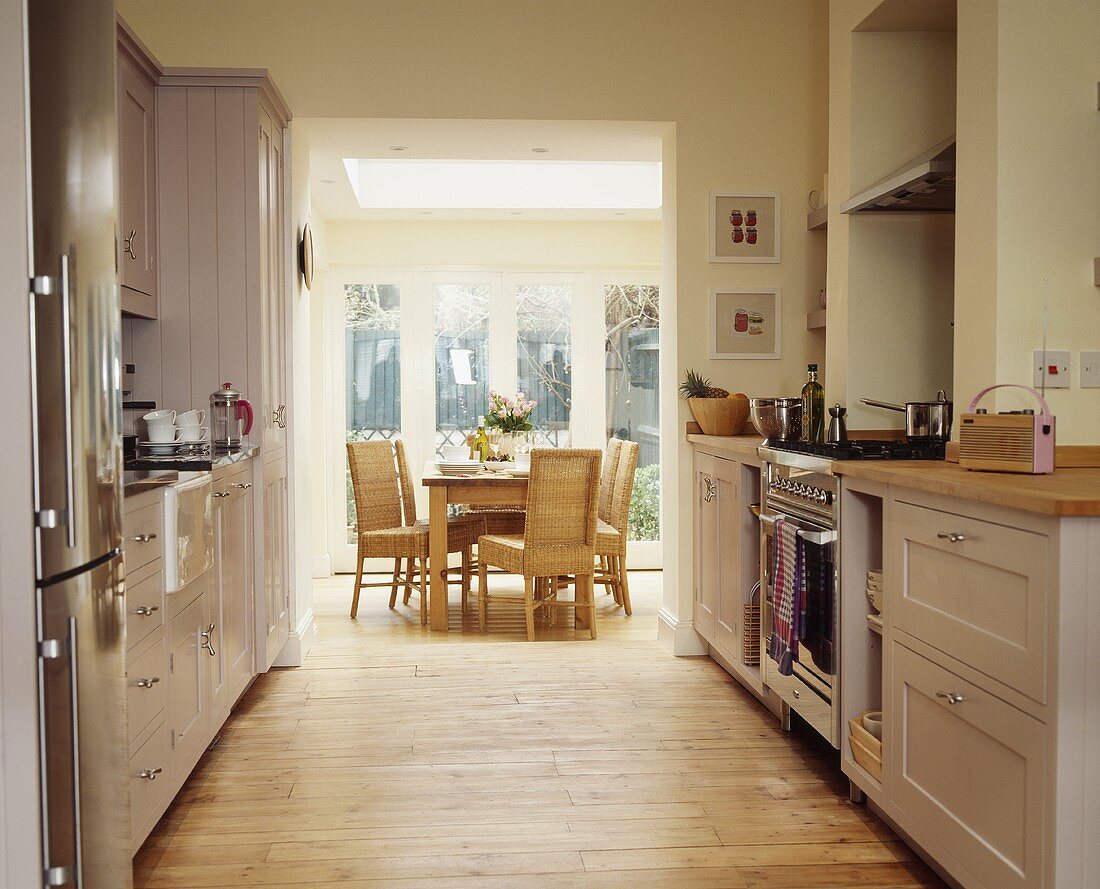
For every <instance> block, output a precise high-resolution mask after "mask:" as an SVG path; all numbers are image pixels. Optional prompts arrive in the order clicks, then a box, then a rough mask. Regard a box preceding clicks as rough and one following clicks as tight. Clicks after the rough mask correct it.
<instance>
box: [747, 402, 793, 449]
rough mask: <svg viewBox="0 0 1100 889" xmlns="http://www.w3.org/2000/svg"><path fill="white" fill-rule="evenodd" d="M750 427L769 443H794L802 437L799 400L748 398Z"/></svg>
mask: <svg viewBox="0 0 1100 889" xmlns="http://www.w3.org/2000/svg"><path fill="white" fill-rule="evenodd" d="M749 412H750V413H751V415H752V425H753V426H755V427H756V429H757V431H758V432H759V433H760V434H761V435H763V436H764V437H765V438H766V439H768V440H769V441H796V440H797V439H798V438H799V437H800V436H801V435H802V399H801V398H750V399H749Z"/></svg>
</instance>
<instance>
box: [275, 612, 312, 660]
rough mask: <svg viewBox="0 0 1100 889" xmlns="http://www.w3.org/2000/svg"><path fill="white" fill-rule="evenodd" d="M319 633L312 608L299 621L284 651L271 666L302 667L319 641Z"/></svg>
mask: <svg viewBox="0 0 1100 889" xmlns="http://www.w3.org/2000/svg"><path fill="white" fill-rule="evenodd" d="M318 632H319V631H318V629H317V623H316V622H315V621H314V620H313V609H312V608H310V609H309V611H307V612H306V613H305V614H303V615H302V619H301V620H300V621H298V626H297V627H295V628H294V629H293V630H292V631H291V633H290V636H289V638H288V639H287V640H286V644H285V645H284V646H283V650H282V651H280V652H279V655H278V657H276V658H275V662H274V663H273V664H272V665H271V666H273V667H300V666H302V664H303V663H304V662H305V659H306V655H307V654H309V651H310V649H311V648H313V643H314V642H316V641H317V635H318Z"/></svg>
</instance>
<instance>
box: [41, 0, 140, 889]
mask: <svg viewBox="0 0 1100 889" xmlns="http://www.w3.org/2000/svg"><path fill="white" fill-rule="evenodd" d="M27 16H28V17H27V27H28V56H29V83H30V101H29V109H30V112H29V113H30V133H31V145H30V149H31V150H30V156H31V195H32V210H31V213H32V220H31V233H32V234H31V238H32V244H31V256H32V263H33V268H32V269H31V282H30V285H31V286H30V291H31V293H30V311H31V313H32V324H31V330H32V343H31V345H32V355H33V361H34V374H33V382H32V384H33V405H34V415H35V422H34V427H33V429H34V431H33V434H34V437H35V441H34V445H35V447H34V452H35V461H34V499H35V503H34V523H35V541H36V559H37V577H38V583H37V590H36V596H37V608H38V639H37V640H36V641H37V654H38V679H39V698H38V703H39V713H38V718H39V732H40V744H39V756H40V766H41V775H42V787H41V800H40V802H41V809H40V811H41V817H42V853H43V862H42V866H43V871H42V874H43V879H42V881H43V885H44V886H66V887H77V889H126V887H129V886H130V885H131V876H130V855H129V807H130V802H129V786H128V781H127V778H126V765H127V759H126V741H127V737H126V686H125V676H124V663H123V650H124V647H125V637H126V633H125V613H126V612H125V602H124V586H123V579H122V555H121V552H122V521H121V515H120V508H121V504H120V492H121V482H122V457H121V453H122V448H121V429H122V424H121V367H120V360H119V351H120V349H119V340H120V326H121V321H120V317H119V296H118V275H117V268H116V246H115V245H116V241H115V238H116V229H117V215H118V210H117V205H118V197H117V195H118V186H117V175H118V174H117V146H116V143H117V131H116V122H115V121H116V110H115V39H116V38H115V11H114V3H113V2H112V0H27ZM28 595H30V592H29V591H28ZM28 648H29V644H28Z"/></svg>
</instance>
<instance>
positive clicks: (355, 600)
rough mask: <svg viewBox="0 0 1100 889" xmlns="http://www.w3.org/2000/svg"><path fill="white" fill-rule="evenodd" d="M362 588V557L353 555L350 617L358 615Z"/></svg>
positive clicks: (357, 553)
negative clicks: (353, 581)
mask: <svg viewBox="0 0 1100 889" xmlns="http://www.w3.org/2000/svg"><path fill="white" fill-rule="evenodd" d="M362 588H363V557H362V556H361V555H360V554H359V552H358V551H356V553H355V591H354V592H353V593H352V595H351V616H352V617H353V618H354V617H355V616H356V615H357V614H359V591H360V590H361V589H362Z"/></svg>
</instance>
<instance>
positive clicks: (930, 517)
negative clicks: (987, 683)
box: [886, 501, 1050, 703]
mask: <svg viewBox="0 0 1100 889" xmlns="http://www.w3.org/2000/svg"><path fill="white" fill-rule="evenodd" d="M890 514H891V519H890V520H889V522H888V523H887V534H888V538H889V549H890V553H889V555H888V557H887V558H888V559H892V560H894V564H893V566H892V568H893V570H889V569H888V570H887V584H888V588H887V595H886V602H887V609H886V610H887V618H888V619H889V620H890V621H891V623H892V624H893V625H894V627H896V628H898V629H901V630H904V631H906V632H907V633H910V634H911V635H913V636H914V637H916V638H917V639H920V640H921V641H923V642H926V643H927V644H929V645H931V646H933V647H934V648H938V649H939V650H941V651H943V652H946V653H947V654H949V655H951V656H952V657H954V658H957V659H958V660H959V661H961V662H963V663H965V664H967V665H969V666H971V667H973V668H974V669H975V670H979V671H980V672H982V673H985V674H986V675H987V676H991V677H992V678H994V679H996V680H997V681H999V682H1002V683H1004V684H1005V685H1007V686H1008V687H1009V688H1013V689H1015V690H1017V691H1019V692H1022V693H1023V694H1025V695H1027V696H1028V697H1030V698H1032V699H1033V700H1035V701H1038V702H1039V703H1046V700H1047V685H1048V682H1047V680H1048V676H1047V653H1048V652H1047V646H1048V638H1049V628H1048V621H1047V614H1048V608H1049V605H1050V602H1049V599H1050V579H1049V576H1050V569H1049V559H1050V553H1049V549H1050V540H1049V538H1047V537H1046V536H1044V535H1042V534H1036V533H1033V532H1031V531H1022V530H1019V529H1017V528H1009V527H1006V526H1004V525H997V524H994V523H992V522H986V521H982V520H980V519H975V518H969V517H967V516H961V515H954V514H952V513H948V512H941V511H939V510H936V509H929V508H927V507H924V506H916V505H914V504H911V503H904V502H900V501H894V502H893V503H892V504H891V513H890ZM890 586H893V589H892V590H891V589H890Z"/></svg>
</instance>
